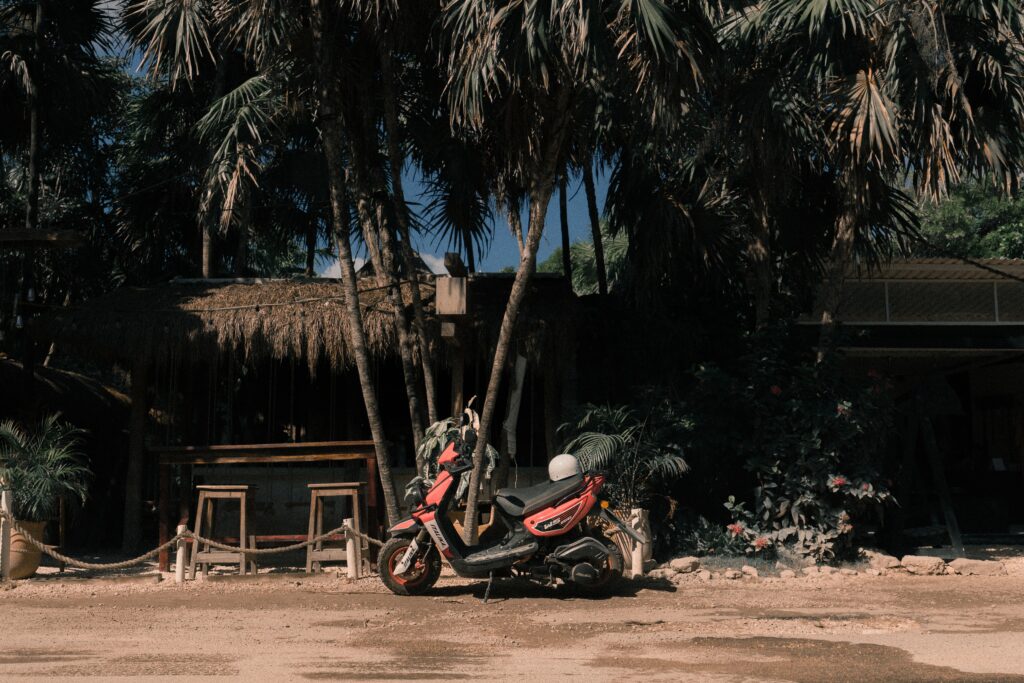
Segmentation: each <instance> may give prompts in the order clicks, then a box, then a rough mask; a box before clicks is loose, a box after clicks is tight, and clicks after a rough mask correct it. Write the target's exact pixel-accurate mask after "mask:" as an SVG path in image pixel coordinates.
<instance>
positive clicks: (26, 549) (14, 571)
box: [11, 521, 46, 579]
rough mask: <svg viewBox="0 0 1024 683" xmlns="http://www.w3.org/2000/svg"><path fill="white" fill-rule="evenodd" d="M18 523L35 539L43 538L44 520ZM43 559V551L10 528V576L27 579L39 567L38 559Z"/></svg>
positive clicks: (40, 539)
mask: <svg viewBox="0 0 1024 683" xmlns="http://www.w3.org/2000/svg"><path fill="white" fill-rule="evenodd" d="M18 525H19V526H21V527H22V528H24V529H25V531H27V532H28V533H29V535H30V536H31V537H32V538H34V539H36V540H37V541H42V540H43V534H44V533H45V531H46V522H22V521H19V522H18ZM41 559H43V551H41V550H40V549H39V548H37V547H35V546H34V545H32V544H31V543H29V542H28V541H27V540H26V539H25V537H24V536H22V534H21V533H20V532H19V531H17V530H13V529H12V530H11V578H12V579H27V578H28V577H30V576H32V575H33V574H35V573H36V570H37V569H39V561H40V560H41Z"/></svg>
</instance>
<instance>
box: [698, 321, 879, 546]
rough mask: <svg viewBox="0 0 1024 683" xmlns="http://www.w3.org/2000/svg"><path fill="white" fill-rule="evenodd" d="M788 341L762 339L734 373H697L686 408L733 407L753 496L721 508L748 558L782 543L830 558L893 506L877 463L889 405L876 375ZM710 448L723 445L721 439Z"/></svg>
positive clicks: (739, 450)
mask: <svg viewBox="0 0 1024 683" xmlns="http://www.w3.org/2000/svg"><path fill="white" fill-rule="evenodd" d="M786 341H787V339H786V338H785V337H782V338H776V339H775V340H774V343H773V340H771V339H770V338H769V339H767V340H764V339H763V340H762V341H761V343H760V344H759V350H758V352H757V353H752V354H751V355H749V356H748V357H746V358H744V359H743V360H742V362H741V363H740V365H739V370H738V371H736V372H733V373H728V372H723V371H721V370H720V369H718V368H704V369H702V370H701V371H700V372H698V374H697V380H698V382H697V386H696V387H695V389H694V391H693V392H692V395H691V397H690V403H691V405H700V404H701V397H702V396H707V395H715V396H718V397H721V396H723V395H726V396H730V397H731V401H732V402H733V403H734V408H733V409H732V410H731V411H730V415H731V416H732V417H731V419H732V427H731V429H730V435H731V439H732V442H733V444H734V447H735V450H736V453H737V455H739V456H740V457H741V458H742V460H743V462H744V468H745V469H746V471H747V472H748V473H749V474H750V475H752V476H753V484H754V487H753V491H752V492H751V493H752V495H751V496H750V498H746V497H744V496H730V497H729V499H728V501H727V502H726V503H725V507H726V509H727V510H728V512H729V514H730V516H731V518H732V523H731V524H730V525H728V527H727V528H728V530H729V533H730V534H732V535H733V536H734V537H735V538H736V539H737V540H739V539H742V540H743V541H745V542H746V545H747V548H746V549H747V552H749V553H762V554H770V553H772V552H773V551H774V550H776V549H778V548H780V547H782V546H785V547H787V548H789V549H791V550H793V551H795V552H797V553H799V554H802V555H805V556H810V557H813V558H814V559H816V560H818V561H828V560H831V559H833V558H835V557H837V556H839V555H842V554H843V553H845V552H848V551H849V550H850V549H851V548H852V541H853V538H854V536H855V532H856V531H857V529H858V525H859V524H860V523H862V522H866V521H870V520H871V519H872V518H873V517H875V516H877V515H879V514H880V512H881V509H882V506H883V504H884V503H886V502H888V501H890V500H891V495H890V493H889V491H888V489H887V487H886V485H885V484H884V483H883V481H882V479H881V473H880V467H879V464H880V462H881V461H882V456H883V455H884V451H885V448H886V445H887V441H888V439H889V436H890V433H891V428H892V417H893V406H892V403H891V399H890V398H889V392H888V391H887V386H886V384H885V381H884V379H883V378H882V377H881V376H880V375H879V374H878V373H876V372H874V371H870V372H868V373H867V374H866V375H863V376H859V377H858V376H854V375H852V374H851V373H849V372H847V371H845V370H844V368H843V366H842V365H841V364H840V363H839V362H838V359H836V358H828V359H826V360H825V361H824V362H821V363H816V362H814V361H813V360H812V359H810V358H806V357H802V356H800V355H794V354H791V353H787V350H786V346H785V342H786ZM695 419H697V420H698V424H699V419H700V418H699V417H697V418H695ZM697 435H698V438H699V437H700V435H701V433H700V430H697ZM709 441H710V442H711V443H712V444H714V447H715V448H717V447H720V440H719V439H718V437H717V436H711V437H710V438H709ZM695 447H696V448H700V445H699V444H697V445H695ZM738 499H743V500H742V502H740V500H738Z"/></svg>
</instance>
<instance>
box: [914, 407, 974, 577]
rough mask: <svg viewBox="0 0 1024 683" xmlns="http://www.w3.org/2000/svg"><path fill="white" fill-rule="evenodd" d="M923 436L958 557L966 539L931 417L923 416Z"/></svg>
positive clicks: (934, 480) (933, 477) (947, 526)
mask: <svg viewBox="0 0 1024 683" xmlns="http://www.w3.org/2000/svg"><path fill="white" fill-rule="evenodd" d="M921 437H922V439H923V441H924V449H925V453H927V455H928V464H929V466H930V467H931V470H932V482H933V483H934V484H935V491H936V493H937V494H938V496H939V505H940V506H941V507H942V516H943V517H944V518H945V520H946V531H947V532H948V533H949V540H950V543H951V544H952V546H953V552H954V553H956V556H957V557H963V556H964V541H963V537H962V536H961V535H960V525H959V524H958V523H957V519H956V513H955V512H954V511H953V499H952V496H950V493H949V485H948V484H947V483H946V473H945V471H944V470H943V463H942V455H941V453H940V452H939V446H938V444H937V443H936V441H935V429H934V427H933V426H932V421H931V418H928V417H922V418H921Z"/></svg>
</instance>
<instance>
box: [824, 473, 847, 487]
mask: <svg viewBox="0 0 1024 683" xmlns="http://www.w3.org/2000/svg"><path fill="white" fill-rule="evenodd" d="M848 483H849V482H848V481H847V479H846V477H844V476H843V475H841V474H837V475H835V476H834V477H832V479H830V480H829V482H828V485H829V486H831V487H832V488H834V489H837V488H839V487H840V486H846V485H847V484H848Z"/></svg>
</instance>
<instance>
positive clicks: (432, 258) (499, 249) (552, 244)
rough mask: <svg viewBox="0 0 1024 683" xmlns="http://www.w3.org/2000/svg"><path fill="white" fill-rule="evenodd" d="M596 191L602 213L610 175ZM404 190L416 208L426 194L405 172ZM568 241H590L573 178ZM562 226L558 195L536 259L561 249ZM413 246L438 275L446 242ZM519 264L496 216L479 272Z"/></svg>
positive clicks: (332, 264) (333, 266) (330, 268)
mask: <svg viewBox="0 0 1024 683" xmlns="http://www.w3.org/2000/svg"><path fill="white" fill-rule="evenodd" d="M594 180H595V185H596V189H597V206H598V210H599V211H603V209H604V199H605V195H606V194H607V192H608V174H607V173H604V174H601V175H597V176H596V177H595V179H594ZM403 182H404V187H405V194H406V198H407V200H408V201H409V202H410V203H411V204H413V205H414V206H415V204H416V203H417V202H418V201H419V198H420V197H421V196H423V194H424V187H423V184H422V183H421V182H420V180H419V179H418V177H417V176H416V174H415V173H409V172H406V174H405V178H404V181H403ZM568 213H569V239H570V240H571V241H572V242H577V241H580V240H589V239H590V217H589V216H588V214H587V197H586V194H585V193H584V191H583V185H582V183H581V182H580V179H579V178H571V179H570V182H569V212H568ZM526 220H527V216H526V211H525V209H524V211H523V229H524V230H525V229H526ZM560 231H561V227H560V226H559V220H558V192H557V191H556V192H555V194H554V195H552V197H551V205H550V206H549V207H548V215H547V222H546V223H545V226H544V235H543V237H542V238H541V242H540V249H539V250H538V252H537V260H538V261H543V260H544V259H546V258H547V257H548V256H550V255H551V252H553V251H554V250H555V249H556V248H558V247H559V246H561V242H562V237H561V232H560ZM413 245H414V246H415V248H416V249H417V251H419V252H420V253H421V254H422V255H423V257H424V260H425V261H426V262H427V265H429V266H430V267H431V268H433V269H434V270H435V272H437V271H438V270H439V269H440V268H441V262H442V259H443V257H444V252H445V251H446V250H447V249H446V247H447V244H446V243H443V242H442V243H440V244H435V242H434V240H433V238H432V237H431V236H430V235H420V236H414V237H413ZM518 263H519V250H518V248H517V247H516V241H515V238H514V237H512V233H511V232H510V231H509V227H508V221H507V220H506V219H505V218H504V217H503V216H498V217H496V219H495V221H494V230H493V238H492V240H491V245H490V248H489V249H488V251H487V255H486V256H485V257H484V258H483V260H481V261H479V262H478V263H477V270H478V271H480V272H495V271H499V270H501V269H502V268H505V267H506V266H512V267H513V268H514V267H515V266H516V265H518ZM320 272H321V273H322V274H324V275H334V274H336V272H337V263H336V260H334V259H332V260H325V261H324V262H323V263H322V264H321V266H320Z"/></svg>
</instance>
